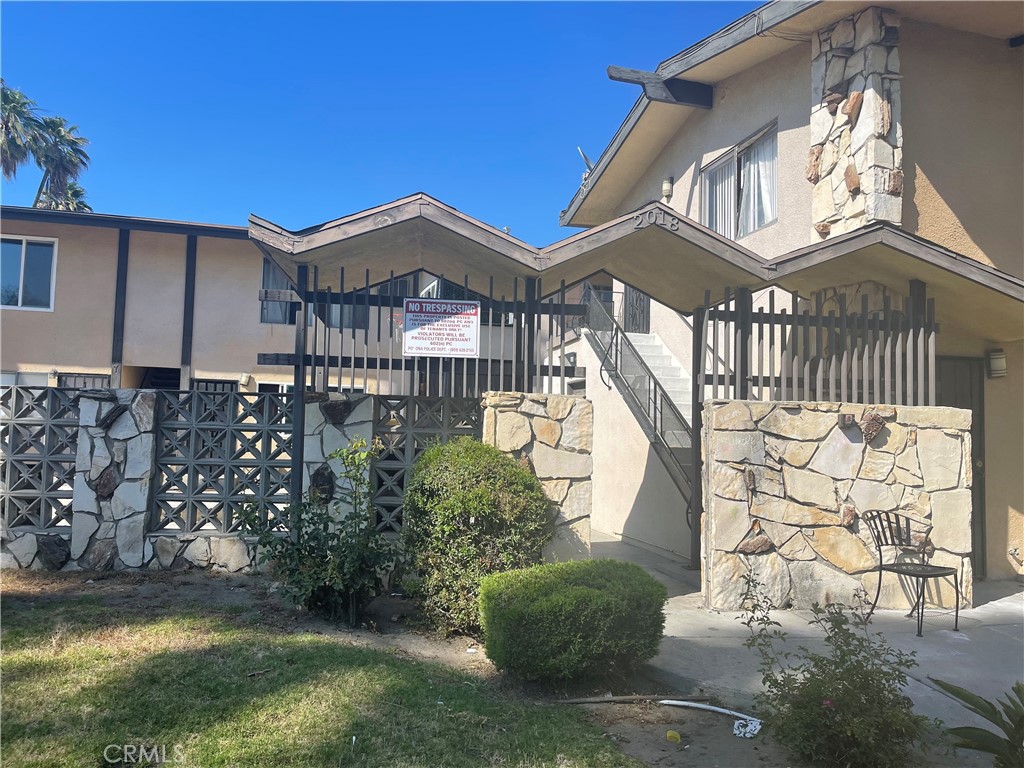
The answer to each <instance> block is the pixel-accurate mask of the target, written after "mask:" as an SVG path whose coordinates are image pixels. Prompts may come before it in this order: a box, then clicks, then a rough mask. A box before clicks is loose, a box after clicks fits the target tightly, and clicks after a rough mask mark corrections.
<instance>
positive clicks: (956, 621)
mask: <svg viewBox="0 0 1024 768" xmlns="http://www.w3.org/2000/svg"><path fill="white" fill-rule="evenodd" d="M953 592H954V594H955V599H956V605H955V607H954V608H953V631H954V632H959V631H960V574H959V572H956V573H954V574H953Z"/></svg>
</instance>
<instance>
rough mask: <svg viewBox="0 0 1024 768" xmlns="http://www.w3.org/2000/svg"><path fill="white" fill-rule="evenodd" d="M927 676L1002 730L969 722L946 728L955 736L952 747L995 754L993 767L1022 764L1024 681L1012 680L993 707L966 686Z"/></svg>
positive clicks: (1009, 767) (1011, 766) (1018, 766)
mask: <svg viewBox="0 0 1024 768" xmlns="http://www.w3.org/2000/svg"><path fill="white" fill-rule="evenodd" d="M929 679H930V680H931V681H932V682H933V683H935V684H936V685H937V686H939V687H940V688H941V689H942V690H944V691H945V692H946V693H948V694H949V695H950V696H953V697H954V698H956V699H959V700H960V701H961V702H963V704H964V706H966V707H967V708H968V709H969V710H971V711H972V712H975V713H977V714H978V715H981V717H983V718H985V719H986V720H988V721H989V722H990V723H992V724H993V725H994V726H996V728H998V729H999V730H1000V731H1002V735H999V734H998V733H992V731H988V730H985V729H984V728H975V727H974V726H971V725H963V726H960V727H958V728H947V729H946V733H947V734H948V735H950V736H952V737H953V738H954V739H955V741H954V743H953V746H954V747H956V748H958V749H970V750H974V751H975V752H988V753H989V754H991V755H995V760H994V762H993V765H994V767H995V768H1020V766H1022V765H1024V682H1022V681H1020V680H1018V681H1017V682H1016V683H1014V684H1013V688H1011V689H1010V692H1009V693H1008V694H1006V700H1005V701H1003V700H1001V699H997V700H996V702H997V703H998V704H999V706H998V707H997V706H996V705H995V704H993V703H992V702H991V701H989V700H988V699H984V698H982V697H981V696H978V695H977V694H974V693H971V692H970V691H968V690H967V689H966V688H961V687H960V686H958V685H953V684H952V683H947V682H946V681H945V680H936V679H935V678H934V677H932V678H929ZM1000 710H1002V711H1000Z"/></svg>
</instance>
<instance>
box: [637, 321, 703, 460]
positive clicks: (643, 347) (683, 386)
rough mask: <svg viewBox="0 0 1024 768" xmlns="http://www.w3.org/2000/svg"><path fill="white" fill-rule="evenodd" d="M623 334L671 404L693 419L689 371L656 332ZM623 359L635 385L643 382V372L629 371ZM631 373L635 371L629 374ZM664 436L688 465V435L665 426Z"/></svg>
mask: <svg viewBox="0 0 1024 768" xmlns="http://www.w3.org/2000/svg"><path fill="white" fill-rule="evenodd" d="M626 337H627V338H628V339H629V341H630V342H631V343H632V345H633V348H634V349H635V350H636V351H637V353H639V355H640V357H641V358H642V359H643V361H644V363H645V364H646V366H647V368H648V370H649V371H650V372H651V373H652V374H654V377H655V378H656V379H657V380H658V381H659V382H660V383H661V386H662V387H663V388H664V390H665V394H667V395H668V397H669V399H670V400H671V401H672V403H673V405H675V407H676V408H677V409H678V410H679V413H680V414H682V416H683V418H684V419H686V421H687V422H688V423H690V424H692V423H693V418H692V412H693V402H692V398H693V385H692V382H691V377H690V372H689V371H687V370H686V368H685V367H684V366H683V365H682V364H681V363H680V362H679V361H678V360H677V359H676V358H675V356H674V355H673V354H672V353H671V352H670V351H669V349H668V347H666V346H665V345H664V344H663V343H662V341H661V339H660V338H659V337H658V335H657V334H655V333H627V334H626ZM629 367H630V366H629V365H628V363H626V365H624V369H623V371H622V373H623V376H624V377H625V378H627V380H628V379H630V378H633V379H634V381H636V382H637V384H638V385H641V384H642V385H643V386H646V383H645V382H644V381H643V375H642V373H643V372H640V373H641V375H639V376H637V375H636V372H631V371H629ZM631 373H632V374H634V375H633V376H631ZM662 434H663V437H664V438H665V442H666V443H667V444H668V447H669V448H670V449H671V451H672V453H673V455H674V456H675V458H676V460H677V461H679V463H680V464H681V465H682V466H684V467H688V466H689V464H690V461H691V460H692V454H691V450H690V435H689V434H688V433H687V432H685V431H683V430H675V429H671V428H667V429H665V430H663V433H662Z"/></svg>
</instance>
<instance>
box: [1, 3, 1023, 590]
mask: <svg viewBox="0 0 1024 768" xmlns="http://www.w3.org/2000/svg"><path fill="white" fill-rule="evenodd" d="M1022 34H1024V6H1022V5H1021V4H1020V3H1000V2H994V3H993V2H981V3H968V2H937V3H917V2H895V3H889V4H887V5H886V6H885V7H884V8H883V7H878V6H872V5H871V4H870V3H867V2H845V1H844V2H829V3H823V2H785V3H783V2H775V3H769V4H767V5H765V6H763V7H762V8H760V9H758V10H757V11H756V12H754V13H752V14H750V15H748V16H746V17H744V18H743V19H740V20H738V21H737V22H735V23H734V24H731V25H729V26H728V27H726V28H725V29H723V30H722V31H720V32H718V33H716V34H715V35H712V36H711V37H710V38H708V39H706V40H703V41H701V42H700V43H698V44H696V45H694V46H692V47H691V48H689V49H687V50H685V51H682V52H681V53H678V54H676V55H675V56H672V57H671V58H669V59H666V60H665V61H663V62H662V63H661V64H660V65H659V66H658V67H657V69H656V70H655V71H654V72H637V71H627V70H618V69H613V70H612V72H611V74H612V75H613V76H614V77H616V78H617V79H622V80H626V81H629V82H633V83H636V84H639V85H641V86H642V87H643V94H642V95H641V96H640V98H639V99H638V100H637V102H636V104H635V105H634V107H633V109H632V110H630V112H629V114H628V115H627V116H626V118H625V120H624V122H623V123H622V125H621V126H620V127H619V129H618V131H616V132H615V134H614V136H613V137H612V140H611V142H610V143H609V145H608V147H607V148H606V150H605V151H604V152H603V153H602V155H601V156H600V158H599V160H598V161H597V163H596V165H595V167H594V168H593V170H592V171H591V172H590V173H589V175H588V176H587V178H586V179H585V181H584V183H583V185H582V186H581V188H580V189H579V190H578V191H577V192H576V194H575V196H574V197H573V198H572V200H571V202H570V204H569V206H568V208H567V209H566V210H565V211H563V212H562V217H561V220H562V223H563V224H565V225H568V226H578V227H585V228H587V231H585V232H582V233H579V234H576V235H573V236H571V237H568V238H566V239H565V240H563V241H561V242H559V243H555V244H553V245H551V246H548V247H547V248H543V249H537V248H533V247H531V246H529V245H527V244H525V243H522V242H521V241H517V240H515V239H514V238H510V237H508V236H507V235H506V234H505V233H501V232H498V231H496V230H494V229H493V228H490V227H488V226H487V225H485V224H482V223H480V222H476V221H474V220H472V219H470V217H468V216H465V215H464V214H460V213H458V212H456V211H453V210H452V209H449V208H447V207H446V206H444V205H443V204H441V203H439V202H438V201H434V200H432V199H430V198H427V197H426V196H422V195H420V196H413V197H411V198H405V199H403V200H399V201H396V202H395V203H392V204H388V205H385V206H380V207H379V208H375V209H372V210H370V211H366V212H361V213H358V214H352V215H351V216H348V217H345V218H343V219H339V220H337V221H335V222H328V223H326V224H323V225H318V226H316V227H311V228H309V229H308V230H303V231H301V232H294V233H293V232H288V231H286V230H283V229H281V228H279V227H275V226H274V225H272V224H270V223H269V222H266V221H264V220H262V219H258V218H255V217H254V218H253V219H252V220H251V222H250V226H249V227H248V228H246V227H238V226H220V225H206V224H189V223H179V222H167V221H156V220H147V219H137V218H130V217H119V216H106V215H100V214H71V213H61V212H49V211H37V210H32V209H22V208H13V207H4V208H3V210H2V211H0V216H2V228H3V254H2V256H3V274H2V282H3V286H2V287H3V300H2V307H0V372H2V375H3V382H2V383H4V384H9V383H23V384H31V385H42V384H49V385H66V386H105V385H110V386H120V387H149V386H161V387H167V388H183V389H187V388H190V387H200V388H212V389H217V388H234V389H241V390H248V391H257V390H259V389H278V388H282V387H286V386H288V385H289V384H291V383H292V381H293V374H292V371H291V369H290V368H287V367H284V366H273V365H260V364H259V362H258V357H257V356H258V354H259V353H279V354H282V355H283V354H287V353H290V352H293V351H294V349H295V333H294V327H293V326H289V322H291V323H293V324H294V322H295V318H294V317H289V314H290V312H289V309H288V305H286V304H282V303H280V302H272V301H264V302H261V301H260V300H259V290H260V289H261V288H265V289H284V288H286V287H288V286H289V285H291V284H292V281H294V280H295V278H296V274H297V273H296V265H298V264H303V263H313V264H316V263H318V260H319V263H321V264H323V265H324V266H325V272H324V273H325V274H326V265H328V264H330V265H331V268H332V270H333V269H335V268H336V267H337V265H338V264H345V263H349V264H356V263H358V266H359V270H357V273H358V274H357V277H358V275H359V274H362V270H363V268H365V269H366V270H367V277H366V280H367V282H370V277H369V272H370V270H371V269H372V270H373V274H374V276H373V279H372V282H373V283H379V282H380V281H381V280H387V279H388V277H389V272H394V273H395V274H397V275H402V274H411V273H412V271H415V270H422V269H424V268H425V267H428V266H429V265H428V264H426V263H425V261H424V260H425V259H426V258H427V257H430V258H433V259H434V260H435V262H436V263H440V264H443V265H447V266H446V268H447V269H448V270H449V274H456V272H458V271H460V270H464V271H466V272H467V273H469V272H473V273H474V275H475V277H474V278H473V279H477V278H478V277H479V276H480V275H483V276H484V282H483V283H476V284H474V285H468V287H469V288H472V289H474V290H476V291H479V292H481V293H483V294H486V293H487V285H486V275H487V274H488V273H490V275H492V276H493V275H496V274H497V275H499V276H502V278H503V279H505V278H507V279H508V280H512V279H516V280H519V279H525V278H527V277H530V278H531V279H532V277H531V276H534V277H535V276H541V277H543V280H544V283H545V285H547V286H554V285H556V284H558V283H559V282H560V281H562V280H564V281H565V283H566V284H567V285H569V286H572V285H574V284H579V283H581V282H582V281H583V280H584V279H587V278H591V279H592V281H593V282H595V285H599V286H608V287H610V288H611V289H612V292H613V293H615V294H617V295H621V296H622V297H623V298H622V299H620V300H617V303H618V305H619V308H620V310H621V315H622V321H623V323H624V324H625V325H626V330H627V331H632V332H637V333H640V334H642V339H641V338H637V342H638V348H641V347H642V348H643V349H645V350H646V352H645V354H650V355H651V356H652V359H653V358H658V359H659V360H669V361H670V362H671V363H672V364H671V365H666V366H664V367H665V369H666V370H668V369H672V370H681V371H683V372H688V371H690V370H691V368H692V354H693V350H694V343H693V339H692V334H691V327H692V317H691V314H690V313H692V312H693V311H694V309H695V308H697V307H698V306H699V305H701V304H702V302H703V301H704V295H705V291H711V293H712V295H713V296H714V297H715V300H717V297H720V296H721V295H722V290H723V289H724V288H726V287H730V286H731V287H734V288H737V287H739V288H743V289H746V290H752V291H754V292H755V295H754V304H755V306H764V304H765V303H766V302H767V301H768V296H769V295H770V294H771V293H773V292H774V293H775V294H776V295H780V296H781V295H787V296H788V295H789V294H790V293H792V292H796V293H798V294H799V295H800V296H801V297H803V298H804V299H806V298H808V297H809V296H810V295H811V294H813V293H815V292H819V291H825V292H826V293H828V292H831V294H832V295H838V294H839V293H843V294H846V295H847V296H849V297H851V298H854V299H856V300H857V301H858V302H859V301H860V300H861V297H864V296H866V297H867V299H868V302H869V305H870V308H871V309H872V310H873V311H879V310H880V309H881V308H882V306H883V304H884V303H885V302H886V298H885V297H886V296H887V297H889V298H890V299H894V300H902V299H903V298H908V297H913V298H914V299H915V300H920V299H923V298H924V297H925V296H927V297H928V298H931V299H934V300H935V308H936V320H937V321H938V322H939V324H940V325H941V333H940V334H939V335H938V341H937V344H938V347H937V355H938V358H937V372H936V378H937V381H936V384H937V390H938V399H939V401H940V402H941V403H942V404H947V405H955V406H960V407H966V408H970V409H971V410H973V412H974V426H973V429H972V432H973V445H974V501H973V504H974V511H975V513H974V517H973V520H974V570H975V574H976V575H982V574H987V576H988V577H990V578H1012V577H1013V576H1015V575H1018V576H1019V575H1021V574H1022V573H1024V567H1022V560H1021V557H1022V554H1021V550H1022V549H1024V484H1022V480H1021V472H1020V467H1021V466H1022V465H1024V397H1022V393H1024V215H1022V209H1024V182H1022V178H1024V177H1022V175H1021V173H1020V169H1021V167H1024V66H1022V58H1021V57H1022V51H1024V47H1022V45H1021V43H1022V42H1024V40H1022V37H1021V35H1022ZM623 87H628V86H623ZM638 212H639V213H638ZM414 251H415V252H414ZM427 251H429V253H426V252H427ZM466 279H467V281H468V280H469V279H470V277H469V276H468V275H467V278H466ZM355 283H356V284H357V285H358V284H359V280H358V279H357V280H355ZM321 285H323V284H321ZM335 287H337V286H335ZM419 288H422V286H418V287H417V288H416V289H415V290H414V289H413V287H412V286H410V285H407V286H405V287H404V288H403V289H402V290H404V291H407V292H408V291H410V290H412V291H413V293H415V294H416V295H419V293H420V290H419ZM374 290H375V291H376V292H377V293H382V292H385V289H384V287H383V285H381V286H380V287H378V288H376V289H374ZM387 290H391V288H390V287H389V288H388V289H387ZM499 292H500V291H499ZM923 305H924V304H923V302H921V301H919V304H918V306H923ZM376 306H381V307H382V306H383V303H379V304H377V305H376ZM388 306H390V302H389V303H388ZM366 310H367V312H369V311H372V310H373V308H372V307H371V306H370V302H367V303H366ZM372 317H373V316H371V315H367V314H363V315H360V314H359V313H358V312H357V311H356V309H353V310H351V311H348V312H347V313H346V312H341V313H339V317H334V318H331V319H328V322H327V324H328V325H333V326H334V327H335V329H336V330H337V331H339V332H340V331H341V330H343V329H352V327H353V326H357V327H360V326H362V327H365V326H367V325H374V326H378V327H379V325H380V323H378V322H376V321H375V320H376V319H375V318H374V319H371V318H372ZM321 319H327V318H325V317H324V318H321ZM389 319H391V320H393V317H392V318H389ZM339 326H340V328H339ZM498 327H503V326H502V325H501V324H500V323H499V326H498ZM321 332H322V329H321ZM501 333H503V334H504V333H506V332H505V331H502V332H501ZM499 335H500V334H499ZM351 338H352V342H353V344H356V343H357V342H358V338H359V335H358V334H353V335H352V337H351ZM495 338H496V339H497V338H498V337H497V336H496V337H495ZM339 341H340V339H339ZM640 341H642V342H643V343H642V344H640V343H639V342H640ZM362 343H363V346H362V347H360V348H358V349H356V347H350V350H351V354H352V355H353V356H355V355H356V354H360V355H363V356H364V359H365V357H366V356H368V354H369V352H370V346H371V345H372V343H371V341H370V339H369V334H366V335H364V336H363V342H362ZM495 343H497V342H495ZM337 348H338V347H337V346H335V347H334V349H335V350H336V349H337ZM569 353H570V354H571V355H572V359H573V363H574V364H579V365H581V366H582V367H583V368H585V369H586V391H587V395H588V397H590V398H591V399H592V400H593V402H594V415H595V426H594V449H593V460H594V473H593V485H594V488H593V495H594V499H595V503H594V505H593V515H592V520H591V522H592V524H593V526H594V527H595V528H597V529H599V530H602V531H604V532H605V533H607V534H610V535H612V536H616V537H622V538H623V539H625V540H628V541H630V542H632V543H635V544H638V545H640V546H644V547H647V548H650V549H652V550H655V551H658V552H663V553H668V554H675V555H679V556H682V557H684V558H690V559H691V560H692V558H693V556H694V552H693V548H692V546H691V545H690V543H691V542H692V531H689V530H688V529H687V528H688V527H687V525H685V524H683V523H682V522H681V513H680V510H681V509H682V508H683V507H685V504H684V503H683V502H682V500H681V498H680V490H679V488H678V484H677V483H676V482H675V481H674V480H673V478H672V477H671V473H670V472H668V471H667V470H666V467H665V466H664V464H663V462H662V461H661V460H660V458H659V457H658V456H657V455H656V454H655V451H654V449H653V446H652V441H651V439H650V437H649V435H648V434H647V433H646V432H645V429H644V428H643V427H642V425H641V424H640V423H638V421H637V419H636V418H635V416H634V414H633V413H631V411H630V409H629V408H628V407H627V405H626V403H625V402H624V401H623V398H622V396H621V394H620V392H618V391H617V390H616V389H615V388H613V387H610V386H609V385H608V383H607V380H606V379H605V378H604V377H602V369H603V368H604V367H605V361H602V359H600V355H599V354H598V352H597V351H596V350H595V349H593V348H592V347H591V346H590V345H588V344H585V343H583V342H582V341H578V342H576V343H575V344H574V345H573V346H572V347H571V349H570V350H569ZM390 356H391V354H390V352H389V357H390ZM678 378H679V381H677V382H674V383H673V384H672V385H671V386H668V385H667V386H666V391H668V392H669V393H670V395H671V396H672V397H673V398H678V403H677V405H678V407H679V409H680V411H682V412H684V413H685V414H686V415H687V417H688V418H690V419H693V418H695V417H696V414H694V413H693V412H692V411H691V409H690V407H691V399H692V386H693V385H692V381H690V380H689V378H690V377H689V374H688V373H686V375H682V376H679V377H678ZM349 381H350V384H351V388H360V387H359V386H357V382H356V379H355V377H354V376H353V377H352V378H350V379H349ZM328 383H329V382H325V383H324V384H325V385H327V384H328ZM390 384H391V382H390V381H389V382H388V386H387V387H385V386H384V385H383V384H382V382H381V381H369V382H366V384H365V387H366V389H367V390H370V391H388V389H389V387H390ZM666 384H668V382H666ZM343 388H344V387H343ZM404 391H407V392H408V391H412V390H411V389H409V388H406V389H405V390H404ZM691 564H692V565H695V564H696V563H693V562H691Z"/></svg>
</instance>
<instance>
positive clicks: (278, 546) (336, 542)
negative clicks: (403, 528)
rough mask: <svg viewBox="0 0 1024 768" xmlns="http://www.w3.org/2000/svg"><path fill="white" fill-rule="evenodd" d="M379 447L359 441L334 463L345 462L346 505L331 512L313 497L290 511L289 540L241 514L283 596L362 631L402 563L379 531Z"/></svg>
mask: <svg viewBox="0 0 1024 768" xmlns="http://www.w3.org/2000/svg"><path fill="white" fill-rule="evenodd" d="M378 450H379V445H378V444H374V445H373V446H369V447H368V446H367V444H366V440H364V439H363V438H358V439H357V440H354V441H353V442H352V443H351V444H350V445H348V446H346V447H343V448H340V449H338V450H337V451H335V452H334V453H333V454H331V456H330V457H329V459H332V460H333V459H338V460H340V462H341V470H340V472H339V477H340V478H341V481H342V482H341V488H340V491H339V494H340V501H339V502H336V503H334V504H331V505H329V504H327V503H325V502H324V501H323V500H322V499H321V498H319V497H318V496H317V495H316V494H315V493H314V494H310V495H309V497H307V499H306V500H305V501H303V502H302V503H300V504H295V505H293V506H292V507H290V508H289V509H288V516H289V518H288V519H289V520H290V524H291V530H290V531H289V532H287V533H286V532H283V531H282V530H281V528H280V526H279V525H278V523H277V521H275V520H267V519H265V518H264V517H263V516H262V515H261V514H260V512H259V510H258V509H257V508H256V506H255V505H249V506H248V507H246V509H244V510H243V513H242V520H243V525H244V527H245V530H246V532H248V533H250V534H252V535H254V536H256V541H257V544H258V546H259V549H260V550H261V555H260V558H259V561H260V563H265V562H267V561H271V562H272V563H273V567H274V573H275V574H277V575H278V576H280V577H281V579H282V582H283V592H284V594H286V595H287V596H288V597H290V598H292V599H293V600H294V601H295V602H296V603H297V604H299V605H302V606H304V607H305V608H307V609H308V610H309V611H311V612H312V613H316V614H319V615H321V616H325V617H326V618H328V619H331V620H338V619H344V620H345V621H347V622H348V623H349V624H350V625H352V626H355V625H357V624H358V623H359V621H360V619H361V617H362V613H363V610H364V609H365V607H366V605H367V603H369V602H370V600H371V599H372V598H373V597H374V596H375V595H376V594H377V592H378V591H379V589H380V584H381V578H382V575H383V574H384V573H385V572H386V571H387V570H388V569H390V568H391V567H392V566H393V565H394V564H395V562H396V560H397V559H398V553H399V550H398V546H397V544H396V543H395V542H393V541H391V540H389V539H388V538H387V537H385V536H384V534H382V533H381V532H380V531H378V530H377V528H376V510H375V508H374V506H373V504H372V503H371V500H370V498H371V496H370V481H369V479H368V476H367V470H368V468H369V466H370V462H371V461H372V460H373V457H374V456H375V455H376V452H377V451H378Z"/></svg>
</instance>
